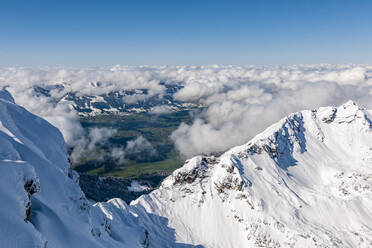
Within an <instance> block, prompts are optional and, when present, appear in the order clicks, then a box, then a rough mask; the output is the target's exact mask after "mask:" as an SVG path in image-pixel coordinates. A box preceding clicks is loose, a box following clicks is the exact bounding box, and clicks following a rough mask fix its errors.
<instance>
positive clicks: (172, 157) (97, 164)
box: [73, 111, 191, 178]
mask: <svg viewBox="0 0 372 248" xmlns="http://www.w3.org/2000/svg"><path fill="white" fill-rule="evenodd" d="M80 122H81V124H82V126H83V127H84V128H86V129H89V128H94V127H97V128H103V127H105V128H112V129H115V130H117V131H116V132H115V133H114V134H113V136H112V137H111V138H110V139H109V142H108V143H107V144H104V145H102V146H101V147H97V149H95V150H90V151H86V152H85V153H84V154H83V156H82V158H81V160H80V162H79V163H76V164H73V168H74V169H75V170H77V171H78V172H80V173H88V174H95V175H99V176H116V177H126V178H140V177H142V176H148V175H152V174H154V175H168V174H170V173H171V172H172V171H174V170H175V169H177V168H179V167H180V166H182V165H183V162H184V160H183V159H182V158H181V157H180V155H179V154H178V152H177V151H176V150H175V148H174V145H173V143H172V141H171V140H170V138H169V136H170V135H171V133H172V132H173V131H174V130H175V129H177V127H178V126H179V125H180V124H181V123H182V122H185V123H190V122H191V116H190V115H189V113H188V111H179V112H174V113H169V114H161V115H151V114H147V113H135V114H128V115H123V116H120V115H98V116H94V117H84V118H81V120H80ZM140 136H143V137H144V138H145V139H146V140H147V141H149V142H150V143H151V145H152V146H153V148H154V149H155V150H156V152H157V155H156V156H155V157H150V158H149V157H146V156H147V155H148V154H145V153H144V154H140V155H141V156H137V157H133V156H132V157H131V156H129V157H126V158H125V160H124V161H122V162H120V163H119V162H117V161H113V160H112V159H110V158H109V157H108V156H107V154H109V153H110V149H112V147H119V146H120V147H122V148H123V149H124V147H125V146H126V145H127V142H128V141H131V140H134V139H136V138H138V137H140ZM102 157H105V158H106V159H102ZM138 157H139V158H138Z"/></svg>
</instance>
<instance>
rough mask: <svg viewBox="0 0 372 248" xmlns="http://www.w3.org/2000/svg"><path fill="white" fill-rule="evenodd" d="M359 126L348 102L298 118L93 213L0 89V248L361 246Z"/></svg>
mask: <svg viewBox="0 0 372 248" xmlns="http://www.w3.org/2000/svg"><path fill="white" fill-rule="evenodd" d="M43 94H47V93H46V92H44V93H43ZM369 116H370V111H368V110H363V109H360V108H359V107H358V106H357V105H356V104H355V103H354V102H351V101H350V102H347V103H345V104H343V105H341V106H339V107H325V108H319V109H316V110H305V111H301V112H297V113H294V114H291V115H289V116H288V117H285V118H283V119H282V120H280V121H279V122H278V123H276V124H274V125H272V126H270V127H268V128H267V129H266V130H265V131H264V132H262V133H260V134H258V135H257V136H255V137H254V138H253V139H252V140H250V141H249V142H247V143H246V144H244V145H242V146H238V147H234V148H232V149H230V150H229V151H227V152H225V153H224V154H223V155H221V156H219V157H213V156H210V157H207V156H197V157H194V158H192V159H189V160H188V161H187V162H186V164H185V165H184V166H183V167H182V168H180V169H177V170H176V171H174V172H173V174H172V175H170V176H169V177H167V178H166V179H165V180H164V181H163V182H162V184H161V186H160V187H159V188H158V189H156V190H154V191H152V192H151V193H149V194H147V195H142V196H140V197H139V198H138V199H137V200H134V201H132V202H131V204H130V205H127V204H126V203H125V202H124V201H123V200H121V199H111V200H109V201H107V202H98V203H94V204H91V203H90V202H89V201H88V200H87V199H86V197H85V195H84V193H83V192H82V191H81V189H80V187H79V186H78V183H77V182H78V176H77V173H76V172H74V171H72V170H71V169H70V165H69V163H68V156H67V153H66V148H65V144H64V141H63V138H62V135H61V133H60V132H59V131H58V130H57V129H56V128H55V127H53V126H52V125H50V124H49V123H48V122H46V121H45V120H43V119H41V118H39V117H37V116H35V115H33V114H30V113H29V112H28V111H26V110H25V109H24V108H22V107H20V106H18V105H16V104H15V103H14V101H13V99H12V97H11V95H10V94H9V93H8V92H6V91H0V121H1V123H0V142H1V144H2V145H1V146H0V158H1V159H0V163H1V165H0V170H1V171H0V186H1V187H0V199H1V204H0V240H1V246H2V247H81V248H83V247H182V248H185V247H217V248H218V247H221V248H226V247H371V246H372V229H371V226H372V213H371V209H372V166H371V164H372V124H371V118H370V117H369ZM247 128H249V127H247ZM129 187H130V188H129ZM138 187H139V188H141V187H142V186H141V185H130V186H128V190H134V191H135V190H136V188H138Z"/></svg>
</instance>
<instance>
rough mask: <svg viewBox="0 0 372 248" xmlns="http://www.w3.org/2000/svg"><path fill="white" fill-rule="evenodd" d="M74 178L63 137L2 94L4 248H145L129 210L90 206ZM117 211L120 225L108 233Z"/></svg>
mask: <svg viewBox="0 0 372 248" xmlns="http://www.w3.org/2000/svg"><path fill="white" fill-rule="evenodd" d="M76 179H77V175H76V173H75V172H73V171H71V170H70V165H69V163H68V159H67V153H66V150H65V144H64V141H63V138H62V135H61V133H60V132H59V131H58V130H57V129H56V128H55V127H53V126H52V125H50V124H49V123H48V122H46V121H45V120H43V119H41V118H38V117H36V116H35V115H33V114H30V113H29V112H27V111H26V110H25V109H24V108H22V107H19V106H18V105H16V104H15V103H14V101H13V98H12V97H11V96H10V94H9V93H8V92H6V91H0V202H1V204H0V243H1V245H0V246H1V247H57V248H58V247H142V243H143V242H144V240H145V230H144V229H143V228H141V227H139V225H138V223H136V217H135V216H134V215H132V214H131V213H130V212H129V211H128V210H127V207H128V206H127V205H126V204H125V203H124V202H123V201H121V200H119V199H116V200H112V201H110V202H107V203H99V204H96V205H95V206H93V207H91V206H89V204H88V202H87V200H86V198H85V196H84V194H83V192H82V191H81V189H80V188H79V186H78V185H77V183H76ZM102 206H104V207H102ZM106 208H107V209H106ZM113 209H116V210H117V212H119V213H120V217H119V216H118V215H117V216H115V219H114V221H115V223H119V222H120V225H119V224H118V225H117V227H115V228H111V229H110V228H108V226H107V225H106V226H105V223H106V224H107V221H106V220H107V219H109V217H111V219H113V217H112V216H113V215H112V213H111V212H113ZM119 210H120V211H119ZM124 227H125V228H124ZM118 232H121V233H122V234H121V237H118V236H119V235H118Z"/></svg>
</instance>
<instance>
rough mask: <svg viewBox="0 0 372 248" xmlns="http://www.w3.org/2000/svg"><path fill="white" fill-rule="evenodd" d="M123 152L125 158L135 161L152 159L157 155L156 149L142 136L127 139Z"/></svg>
mask: <svg viewBox="0 0 372 248" xmlns="http://www.w3.org/2000/svg"><path fill="white" fill-rule="evenodd" d="M124 152H125V155H126V157H127V158H129V159H133V160H136V161H137V162H140V161H142V162H148V161H152V160H153V159H155V158H156V157H157V156H158V152H157V151H156V149H155V148H154V147H153V145H152V144H151V143H150V142H149V141H148V140H147V139H146V138H144V137H143V136H139V137H137V138H136V139H134V140H130V141H128V142H127V146H126V147H125V151H124Z"/></svg>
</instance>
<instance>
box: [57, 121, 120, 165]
mask: <svg viewBox="0 0 372 248" xmlns="http://www.w3.org/2000/svg"><path fill="white" fill-rule="evenodd" d="M73 124H74V125H76V123H75V122H73ZM74 125H73V126H72V127H74ZM80 127H81V126H80ZM64 128H65V130H66V125H65V126H64ZM74 132H76V130H75V131H72V133H74ZM79 132H81V133H80V136H79V138H78V139H72V141H70V143H69V146H70V147H71V148H72V152H71V154H70V159H71V162H72V163H73V164H76V163H79V162H80V161H81V159H82V158H83V157H84V156H85V155H87V154H88V155H92V152H94V156H96V157H95V159H96V160H102V161H103V160H104V159H105V156H107V155H109V156H110V155H111V156H110V157H112V158H113V159H114V160H120V161H122V159H121V157H120V153H119V151H117V150H113V149H120V148H117V147H112V151H111V153H109V154H107V153H106V152H105V151H104V149H103V148H102V147H103V146H104V145H109V144H108V140H109V138H111V137H112V135H113V134H115V133H116V132H117V130H115V129H111V128H90V129H85V130H84V129H81V130H79ZM70 135H71V134H70ZM65 139H66V138H65ZM97 156H98V157H97Z"/></svg>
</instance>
